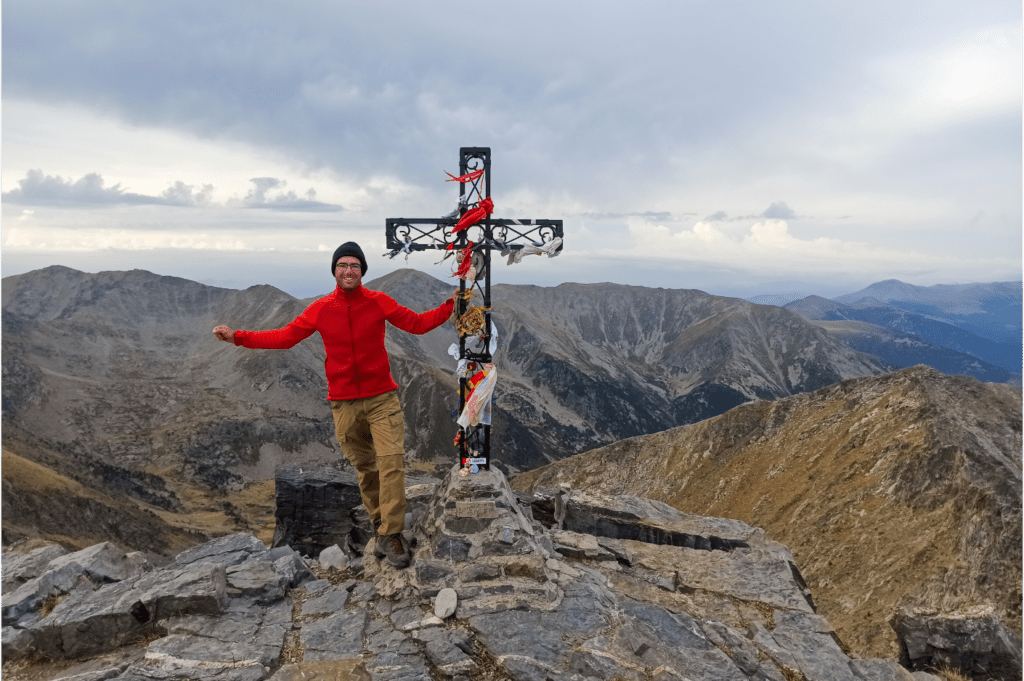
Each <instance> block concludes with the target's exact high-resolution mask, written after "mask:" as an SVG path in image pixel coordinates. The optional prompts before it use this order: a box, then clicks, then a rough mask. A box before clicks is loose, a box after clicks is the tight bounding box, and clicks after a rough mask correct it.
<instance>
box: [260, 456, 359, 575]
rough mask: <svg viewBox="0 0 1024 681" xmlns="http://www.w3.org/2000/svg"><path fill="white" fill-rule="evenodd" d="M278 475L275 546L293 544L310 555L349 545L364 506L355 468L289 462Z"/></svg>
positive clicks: (297, 549)
mask: <svg viewBox="0 0 1024 681" xmlns="http://www.w3.org/2000/svg"><path fill="white" fill-rule="evenodd" d="M274 478H275V490H276V491H275V501H276V504H277V509H276V511H275V513H274V520H275V526H274V540H273V544H272V545H273V546H275V547H278V546H290V547H292V548H293V549H295V550H296V551H298V552H299V553H301V554H303V555H306V556H318V555H320V552H321V551H323V550H324V549H326V548H327V547H329V546H334V545H336V544H337V545H339V546H345V544H346V542H347V541H348V539H349V537H350V535H351V534H352V533H353V530H355V529H356V527H357V525H356V522H355V520H354V516H353V511H354V509H356V508H360V507H362V498H361V497H360V495H359V480H358V478H357V476H356V473H355V470H354V469H352V468H350V467H349V468H337V467H335V466H323V465H313V466H310V465H305V464H286V465H281V466H278V467H277V469H276V470H275V472H274Z"/></svg>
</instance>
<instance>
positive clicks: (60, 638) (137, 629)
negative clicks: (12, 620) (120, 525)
mask: <svg viewBox="0 0 1024 681" xmlns="http://www.w3.org/2000/svg"><path fill="white" fill-rule="evenodd" d="M226 592H227V579H226V575H225V569H224V566H223V565H217V564H210V563H201V564H196V565H184V566H179V565H177V564H175V565H171V566H168V567H167V568H164V569H162V570H157V571H154V572H150V573H147V574H146V575H143V576H142V577H139V578H136V579H133V580H125V581H123V582H116V583H114V584H110V585H107V586H104V587H101V588H100V589H97V590H96V591H88V592H82V591H76V592H74V593H72V594H70V595H69V596H68V597H67V598H66V599H64V600H63V601H61V602H60V603H59V604H58V605H57V607H56V608H54V610H53V612H51V613H50V614H49V615H48V616H47V617H45V618H43V619H42V620H40V621H39V622H37V623H36V624H34V625H33V626H32V627H30V631H31V633H32V639H33V645H34V646H35V647H36V648H38V649H39V650H40V651H42V652H43V653H45V654H47V655H48V656H50V657H53V658H66V657H79V656H82V655H87V654H92V653H99V652H105V651H108V650H114V649H115V648H117V647H119V646H121V645H122V644H124V643H126V642H128V641H130V640H132V639H134V638H137V637H139V636H141V635H143V634H144V633H145V632H146V631H148V630H151V629H152V626H153V624H154V623H155V622H158V621H160V620H164V619H168V618H170V617H173V616H175V615H184V614H193V613H196V614H216V613H219V612H220V611H221V610H222V609H223V607H224V605H225V603H226V601H227V594H226Z"/></svg>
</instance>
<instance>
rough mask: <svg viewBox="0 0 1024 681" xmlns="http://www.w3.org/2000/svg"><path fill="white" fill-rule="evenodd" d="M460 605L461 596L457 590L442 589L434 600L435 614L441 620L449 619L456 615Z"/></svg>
mask: <svg viewBox="0 0 1024 681" xmlns="http://www.w3.org/2000/svg"><path fill="white" fill-rule="evenodd" d="M458 604H459V595H458V594H457V593H455V589H441V592H440V593H439V594H437V598H436V599H434V614H435V615H437V616H438V617H440V618H441V619H447V618H449V617H451V616H452V615H453V614H455V608H456V606H458Z"/></svg>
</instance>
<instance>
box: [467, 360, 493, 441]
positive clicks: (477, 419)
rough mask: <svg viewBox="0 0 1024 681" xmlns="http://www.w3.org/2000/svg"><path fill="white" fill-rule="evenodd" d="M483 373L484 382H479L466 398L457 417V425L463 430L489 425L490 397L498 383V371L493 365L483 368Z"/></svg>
mask: <svg viewBox="0 0 1024 681" xmlns="http://www.w3.org/2000/svg"><path fill="white" fill-rule="evenodd" d="M484 371H486V372H487V374H486V375H485V376H484V380H482V381H480V382H479V383H478V384H477V386H476V388H474V389H473V392H471V393H470V394H469V396H468V397H467V398H466V406H465V407H464V408H463V409H462V414H460V415H459V425H460V426H462V427H463V428H468V427H470V426H477V425H480V424H481V423H483V424H484V425H490V423H491V395H493V394H494V386H495V384H496V383H497V382H498V371H497V370H496V369H495V368H494V365H493V364H487V365H486V366H484ZM484 416H486V420H484Z"/></svg>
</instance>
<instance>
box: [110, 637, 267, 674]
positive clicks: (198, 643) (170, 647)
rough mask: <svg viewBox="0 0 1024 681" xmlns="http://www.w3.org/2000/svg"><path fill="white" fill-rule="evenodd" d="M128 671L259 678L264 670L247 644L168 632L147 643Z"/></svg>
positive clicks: (130, 672)
mask: <svg viewBox="0 0 1024 681" xmlns="http://www.w3.org/2000/svg"><path fill="white" fill-rule="evenodd" d="M127 673H128V674H135V675H138V676H143V677H144V678H151V679H218V680H220V679H224V680H230V681H250V680H252V681H259V680H260V679H263V678H265V677H266V670H265V668H264V665H263V663H262V662H261V660H260V658H259V655H257V654H255V651H254V650H253V649H252V648H251V647H250V646H247V645H245V644H242V643H238V642H236V641H231V640H226V641H225V640H218V639H216V638H210V637H207V636H188V635H183V634H171V635H169V636H165V637H164V638H161V639H158V640H156V641H154V642H153V643H151V644H150V645H149V648H148V649H147V651H146V657H145V660H144V661H143V662H142V663H138V664H134V665H132V666H131V667H129V668H128V671H127Z"/></svg>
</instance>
